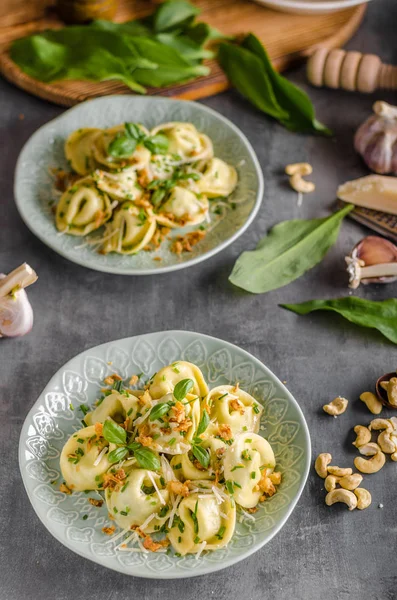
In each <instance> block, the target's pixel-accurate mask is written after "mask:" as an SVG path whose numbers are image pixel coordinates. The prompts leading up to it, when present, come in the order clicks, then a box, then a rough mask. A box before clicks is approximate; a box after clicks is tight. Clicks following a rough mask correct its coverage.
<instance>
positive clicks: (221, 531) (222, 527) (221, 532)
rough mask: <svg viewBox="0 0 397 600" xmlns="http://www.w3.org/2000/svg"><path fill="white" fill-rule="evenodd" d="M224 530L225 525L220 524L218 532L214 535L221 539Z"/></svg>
mask: <svg viewBox="0 0 397 600" xmlns="http://www.w3.org/2000/svg"><path fill="white" fill-rule="evenodd" d="M225 531H226V527H225V526H224V525H222V526H221V527H220V528H219V531H218V533H216V534H215V537H217V538H218V540H223V536H224V535H225Z"/></svg>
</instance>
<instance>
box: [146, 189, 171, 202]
mask: <svg viewBox="0 0 397 600" xmlns="http://www.w3.org/2000/svg"><path fill="white" fill-rule="evenodd" d="M166 193H167V192H166V190H165V189H164V188H158V189H157V190H155V191H154V192H153V194H152V196H151V198H150V200H151V202H152V204H153V206H158V205H159V204H160V203H161V202H162V201H163V200H164V198H165V195H166Z"/></svg>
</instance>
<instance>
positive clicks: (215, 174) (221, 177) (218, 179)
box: [197, 157, 238, 198]
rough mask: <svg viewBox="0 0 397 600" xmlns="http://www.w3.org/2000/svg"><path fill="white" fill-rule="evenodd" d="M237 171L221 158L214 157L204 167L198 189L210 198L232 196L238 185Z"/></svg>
mask: <svg viewBox="0 0 397 600" xmlns="http://www.w3.org/2000/svg"><path fill="white" fill-rule="evenodd" d="M237 181H238V177H237V171H236V169H235V168H234V167H232V166H231V165H228V164H227V163H225V162H224V161H223V160H221V159H220V158H216V157H213V158H211V160H209V161H208V162H207V163H206V164H205V167H204V170H203V174H202V176H201V177H200V179H199V180H198V184H197V186H198V189H199V190H200V192H202V193H203V194H205V195H206V196H208V198H216V197H218V196H230V194H231V193H232V192H233V190H234V189H235V187H236V185H237Z"/></svg>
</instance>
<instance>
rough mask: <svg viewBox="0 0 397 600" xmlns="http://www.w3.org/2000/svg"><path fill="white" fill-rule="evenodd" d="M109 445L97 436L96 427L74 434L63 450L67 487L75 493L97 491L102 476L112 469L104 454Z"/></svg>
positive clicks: (61, 464)
mask: <svg viewBox="0 0 397 600" xmlns="http://www.w3.org/2000/svg"><path fill="white" fill-rule="evenodd" d="M108 446H109V443H108V442H107V441H106V440H105V439H104V438H103V437H101V436H98V435H97V432H96V430H95V426H91V427H85V428H84V429H80V430H79V431H77V432H76V433H75V434H73V435H72V436H71V437H70V438H69V440H68V441H67V442H66V444H65V445H64V447H63V449H62V453H61V458H60V467H61V471H62V477H63V478H64V480H65V482H66V485H67V486H68V487H69V488H70V489H71V490H73V491H76V492H82V491H84V490H97V489H98V488H99V487H100V485H99V482H100V480H101V476H102V475H104V473H106V471H107V470H108V469H109V467H110V463H109V460H108V457H107V454H106V453H104V452H103V450H104V448H107V447H108Z"/></svg>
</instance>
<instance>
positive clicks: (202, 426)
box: [196, 410, 210, 437]
mask: <svg viewBox="0 0 397 600" xmlns="http://www.w3.org/2000/svg"><path fill="white" fill-rule="evenodd" d="M209 423H210V416H209V414H208V413H207V411H206V410H204V411H203V414H202V417H201V419H200V423H199V426H198V428H197V432H196V436H197V437H200V435H201V434H202V433H204V431H205V430H206V429H207V427H208V425H209Z"/></svg>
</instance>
